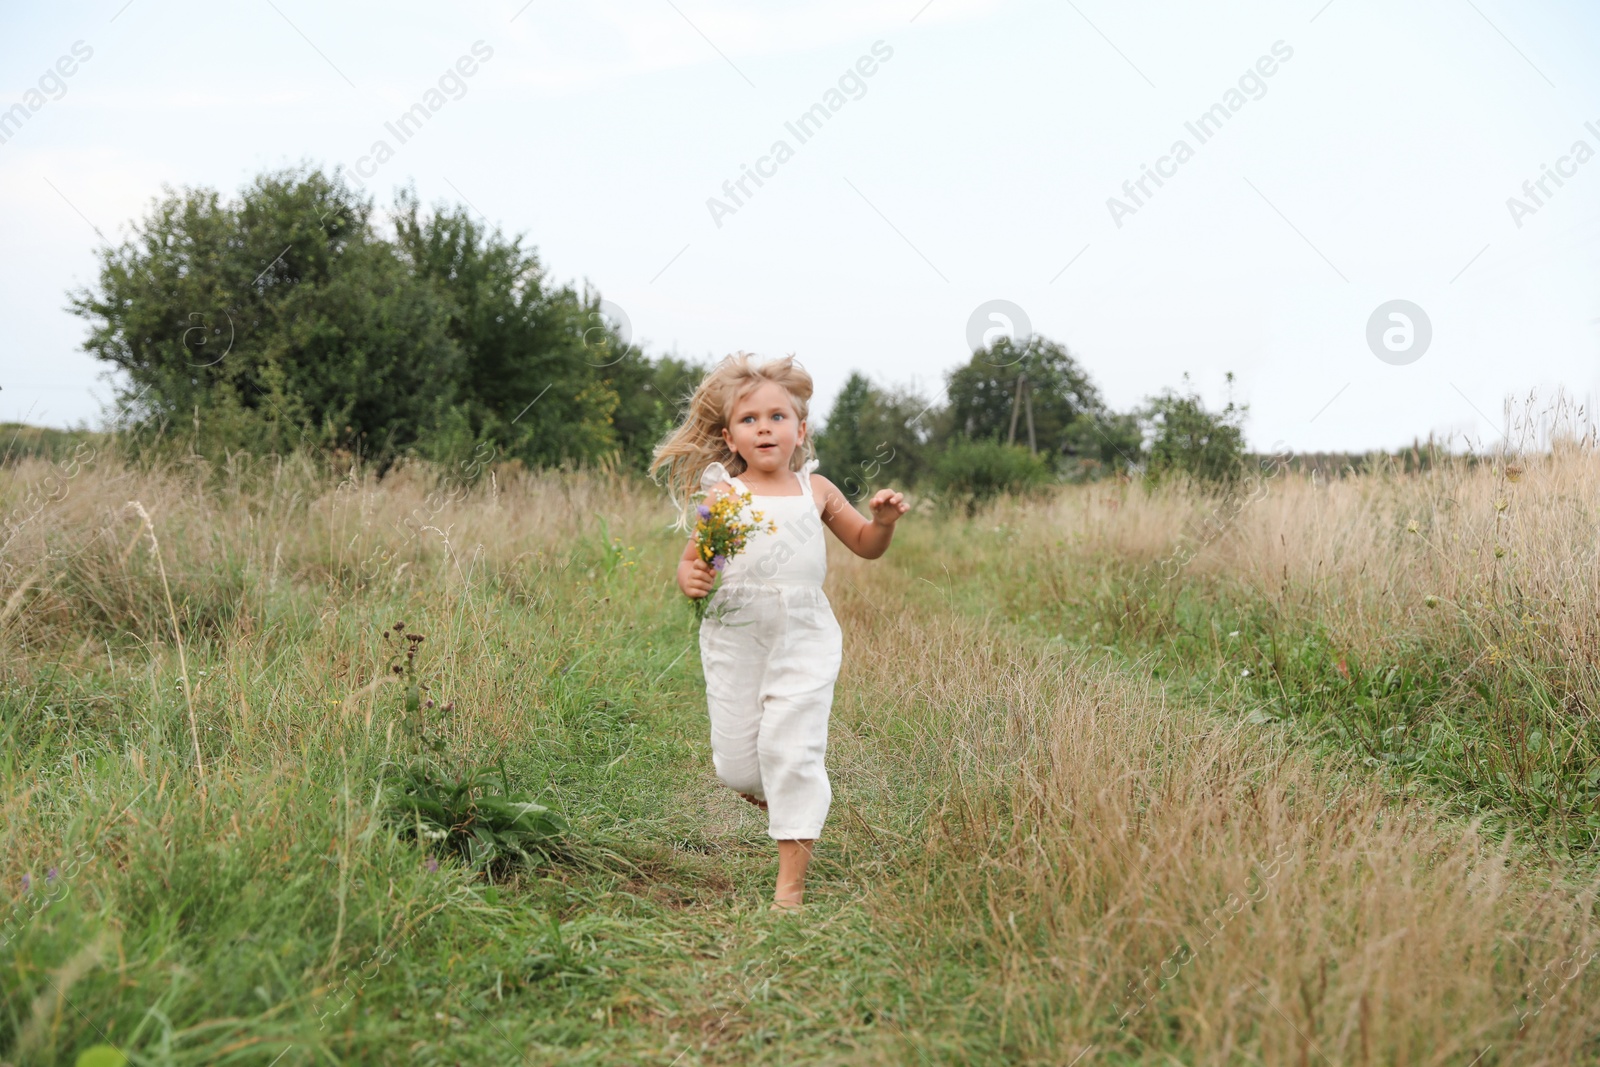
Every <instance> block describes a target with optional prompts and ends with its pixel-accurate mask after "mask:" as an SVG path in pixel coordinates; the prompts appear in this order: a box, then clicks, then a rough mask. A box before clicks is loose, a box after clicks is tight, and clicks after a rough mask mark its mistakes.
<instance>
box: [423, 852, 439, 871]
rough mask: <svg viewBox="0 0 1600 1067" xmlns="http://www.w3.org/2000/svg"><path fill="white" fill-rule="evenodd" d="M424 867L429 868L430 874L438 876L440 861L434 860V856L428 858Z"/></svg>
mask: <svg viewBox="0 0 1600 1067" xmlns="http://www.w3.org/2000/svg"><path fill="white" fill-rule="evenodd" d="M423 866H424V867H426V868H428V873H429V874H438V873H439V861H438V860H436V859H434V858H433V857H432V856H429V857H428V862H427V863H424V864H423Z"/></svg>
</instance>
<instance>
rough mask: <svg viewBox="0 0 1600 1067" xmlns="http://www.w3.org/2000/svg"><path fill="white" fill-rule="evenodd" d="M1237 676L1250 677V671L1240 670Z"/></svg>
mask: <svg viewBox="0 0 1600 1067" xmlns="http://www.w3.org/2000/svg"><path fill="white" fill-rule="evenodd" d="M1239 677H1241V678H1248V677H1250V672H1249V671H1247V670H1244V671H1240V672H1239Z"/></svg>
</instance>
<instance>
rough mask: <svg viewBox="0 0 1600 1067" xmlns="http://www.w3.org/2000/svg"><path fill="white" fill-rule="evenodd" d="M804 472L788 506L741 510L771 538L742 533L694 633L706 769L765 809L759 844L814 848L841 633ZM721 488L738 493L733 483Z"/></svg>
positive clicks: (760, 499) (762, 504) (766, 504)
mask: <svg viewBox="0 0 1600 1067" xmlns="http://www.w3.org/2000/svg"><path fill="white" fill-rule="evenodd" d="M816 465H817V464H816V462H815V461H812V462H809V463H807V464H806V465H805V468H804V469H803V470H802V471H800V472H798V473H796V475H795V476H796V478H797V479H798V480H799V482H800V484H799V486H798V488H799V489H800V490H801V491H800V492H799V493H797V494H796V495H794V496H759V495H755V494H752V497H753V500H754V503H753V504H752V505H750V506H749V507H748V508H747V509H746V512H745V514H744V518H745V520H746V521H749V519H750V516H749V511H751V510H754V511H760V512H762V513H763V515H764V518H765V522H771V523H774V524H775V525H776V527H777V529H776V530H775V531H773V532H772V533H768V532H767V531H766V525H765V522H763V524H762V529H761V530H760V531H758V532H756V533H752V534H751V535H750V537H749V540H748V541H747V542H746V544H745V547H744V550H743V551H742V552H740V553H739V554H738V555H736V556H734V557H733V558H732V559H730V560H729V561H728V562H727V564H726V565H725V566H724V568H723V570H722V575H721V583H720V585H719V586H718V588H717V590H716V592H714V593H713V594H712V596H711V600H710V603H709V604H708V605H707V609H706V617H705V619H704V620H703V621H702V622H701V624H700V661H701V664H702V666H703V667H704V669H705V676H706V704H707V707H708V709H709V711H710V715H711V759H712V763H713V765H714V766H715V767H716V772H717V777H718V778H719V779H721V781H722V782H723V784H725V785H727V786H729V787H730V788H732V789H735V790H737V791H738V792H741V793H749V794H751V795H752V796H755V797H756V798H758V799H765V800H766V802H767V816H768V827H767V833H768V835H769V836H771V837H773V838H776V839H778V840H794V839H801V840H810V839H814V838H817V837H820V836H821V834H822V824H823V822H824V820H826V818H827V816H828V807H829V805H830V803H831V802H832V800H833V790H832V787H831V786H830V785H829V784H828V772H827V770H826V768H825V767H824V766H823V757H824V756H825V754H826V752H827V748H828V713H829V711H830V710H831V709H832V707H833V685H834V681H835V680H836V679H837V678H838V676H839V659H840V653H841V651H842V643H843V641H842V634H841V633H840V630H839V623H838V621H837V620H836V619H835V618H834V617H833V608H832V606H831V605H829V603H828V598H827V597H826V596H825V595H823V592H822V579H823V577H824V576H825V575H826V574H827V571H828V556H827V546H826V543H825V538H824V535H823V525H822V517H821V516H820V515H819V514H818V513H817V504H816V500H815V498H814V497H813V496H812V493H811V472H812V470H814V469H815V468H816ZM729 481H730V482H731V483H732V484H733V486H734V488H735V489H736V490H737V491H738V492H741V493H743V492H747V491H748V490H747V488H746V486H745V484H744V483H743V482H742V481H740V480H739V479H738V478H731V479H729Z"/></svg>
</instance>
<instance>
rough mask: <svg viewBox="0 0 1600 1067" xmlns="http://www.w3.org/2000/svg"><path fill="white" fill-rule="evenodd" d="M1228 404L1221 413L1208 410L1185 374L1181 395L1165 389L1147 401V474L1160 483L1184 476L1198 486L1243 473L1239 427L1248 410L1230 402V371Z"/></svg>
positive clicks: (1142, 413)
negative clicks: (1148, 443) (1149, 439)
mask: <svg viewBox="0 0 1600 1067" xmlns="http://www.w3.org/2000/svg"><path fill="white" fill-rule="evenodd" d="M1227 381H1228V386H1229V390H1228V394H1229V395H1228V403H1227V405H1226V406H1225V407H1224V408H1223V409H1222V410H1221V411H1219V412H1212V411H1207V410H1206V407H1205V402H1204V401H1203V400H1202V399H1201V398H1200V394H1199V393H1197V392H1195V390H1194V388H1193V386H1192V385H1191V384H1190V382H1189V375H1188V374H1185V375H1184V376H1183V383H1184V389H1185V392H1184V393H1181V394H1180V393H1178V392H1176V391H1174V390H1172V389H1170V388H1169V389H1164V390H1162V392H1161V394H1160V395H1158V396H1155V397H1151V398H1149V399H1148V401H1147V403H1146V405H1145V407H1144V409H1143V410H1142V412H1141V417H1142V419H1143V421H1144V422H1145V424H1146V425H1147V426H1148V427H1149V430H1150V434H1151V441H1150V446H1149V454H1150V459H1149V465H1148V466H1147V468H1146V475H1147V476H1148V477H1149V478H1150V479H1152V480H1153V481H1158V482H1159V481H1162V480H1165V479H1168V478H1170V477H1172V476H1173V475H1175V474H1187V475H1188V476H1190V477H1192V478H1194V479H1196V480H1197V481H1201V482H1223V483H1225V482H1231V481H1233V480H1234V479H1236V478H1238V477H1239V476H1240V474H1241V473H1242V471H1243V463H1244V429H1243V423H1244V418H1245V415H1246V414H1247V412H1248V410H1249V408H1248V405H1239V404H1235V403H1234V402H1233V389H1232V386H1233V372H1232V371H1229V372H1228V375H1227Z"/></svg>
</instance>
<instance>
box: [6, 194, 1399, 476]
mask: <svg viewBox="0 0 1600 1067" xmlns="http://www.w3.org/2000/svg"><path fill="white" fill-rule="evenodd" d="M388 221H389V223H390V226H389V227H388V228H385V229H383V230H382V231H381V232H380V229H379V227H378V226H377V224H376V216H375V210H374V206H373V204H372V202H371V201H370V200H368V199H366V198H365V197H364V196H363V195H362V194H360V193H358V192H356V191H354V190H353V189H352V188H351V187H350V186H349V185H348V184H347V183H346V182H345V181H344V180H343V177H342V176H341V175H340V174H339V173H338V172H335V173H333V174H332V175H329V174H327V173H324V172H323V171H322V170H321V169H318V168H315V167H302V168H298V169H291V170H286V171H277V172H269V173H266V174H263V175H261V176H259V177H258V178H257V179H256V180H255V181H254V182H252V183H251V184H250V185H249V186H248V187H247V188H245V189H244V190H243V191H242V192H241V194H240V195H239V197H238V198H237V199H235V200H231V201H226V202H225V201H223V200H222V198H221V196H220V195H219V194H218V193H217V192H215V191H214V190H209V189H203V188H200V189H184V190H181V191H174V190H170V189H168V190H166V191H165V195H164V196H163V197H162V198H160V199H158V200H156V201H155V202H153V204H152V207H151V209H150V211H149V213H148V214H147V215H146V217H145V218H144V219H142V220H140V221H137V222H135V223H134V224H133V236H132V237H131V238H129V239H128V240H126V241H125V242H123V243H122V244H121V245H120V246H117V247H105V248H102V249H100V250H99V259H100V264H99V270H98V278H97V279H96V281H95V283H94V284H93V285H91V286H87V287H84V288H82V289H80V290H78V291H76V292H74V293H72V294H70V301H71V304H70V306H71V308H72V309H73V311H74V313H76V314H78V315H80V316H82V317H83V318H84V319H85V320H87V322H88V323H89V327H90V332H89V336H88V338H87V340H86V341H85V342H84V348H85V349H86V350H87V351H88V352H89V353H91V354H92V355H94V356H95V357H96V358H98V359H101V360H104V361H105V362H107V363H108V364H111V365H112V366H114V367H115V368H117V369H118V370H120V371H122V372H123V378H124V381H123V382H122V383H121V388H120V391H119V392H118V393H117V395H116V397H115V399H114V401H113V412H112V429H113V431H114V432H115V433H116V434H117V435H118V437H119V439H120V440H121V441H122V442H123V443H124V445H125V446H126V447H127V448H128V449H131V450H132V451H134V452H136V453H137V452H145V451H155V452H160V451H164V450H173V449H178V450H181V451H183V452H185V453H198V454H201V455H205V456H208V457H212V458H217V459H220V458H222V457H225V456H226V455H228V454H230V453H235V452H239V451H247V452H250V453H254V454H264V453H272V452H279V453H282V452H286V451H289V450H293V449H296V448H309V449H316V450H321V451H337V452H340V453H348V454H350V455H352V456H360V457H361V458H363V459H364V460H365V461H367V462H369V463H372V464H374V465H376V466H377V467H378V468H379V469H380V470H382V469H386V468H387V467H388V466H390V465H391V464H393V463H394V462H395V461H396V460H398V459H401V458H402V457H408V456H410V457H419V458H424V459H429V460H434V461H437V462H440V463H449V464H454V465H461V464H463V463H464V462H465V461H466V460H467V459H468V457H472V456H478V457H483V456H491V455H492V456H493V457H495V461H496V462H513V463H520V464H521V465H523V466H526V467H558V466H593V465H606V466H611V467H619V466H620V467H625V468H631V469H634V470H639V471H642V470H643V469H644V468H645V466H646V464H647V462H648V460H649V457H650V454H651V450H652V449H653V447H654V446H655V444H656V443H657V441H659V440H660V438H661V437H662V435H663V434H664V433H665V432H666V431H667V430H668V429H669V428H670V427H671V426H672V425H673V424H674V423H675V421H676V420H677V418H678V417H679V414H680V410H681V407H682V404H683V401H684V400H685V398H686V397H687V395H688V393H689V392H690V391H691V390H692V389H693V388H694V385H695V384H696V382H697V381H698V380H699V377H700V375H701V374H703V373H704V371H705V370H706V369H707V368H708V367H709V366H710V365H711V362H712V361H711V360H710V359H704V360H696V359H685V358H682V357H680V356H677V355H660V356H655V357H652V356H649V355H646V354H645V353H644V352H643V351H641V350H640V349H639V347H638V346H636V345H634V344H632V343H631V342H630V340H629V339H628V338H627V337H625V336H622V335H620V334H619V332H618V330H617V328H616V326H615V324H614V323H613V322H612V321H610V320H609V319H608V318H607V317H606V316H603V315H602V314H601V307H600V304H601V301H600V295H599V293H597V292H591V291H589V290H588V289H587V287H586V288H585V290H584V291H583V292H578V291H575V290H574V289H573V288H572V287H571V286H570V285H557V284H555V283H554V282H552V281H551V280H550V279H549V277H548V275H547V271H546V268H545V267H544V265H543V264H542V263H541V262H540V261H539V258H538V256H537V254H536V253H535V251H534V250H533V249H531V248H525V247H524V246H523V237H521V236H518V237H514V238H508V237H506V236H505V235H504V234H502V233H501V231H500V230H499V229H493V230H491V229H489V228H487V227H486V226H484V225H483V224H481V223H480V222H478V221H476V220H475V219H474V218H473V215H472V213H471V212H470V211H469V210H468V209H467V208H465V207H461V206H454V207H452V206H448V205H440V206H437V207H435V208H434V209H433V210H431V211H425V210H423V209H422V208H421V206H420V205H419V203H418V200H417V198H416V196H415V194H414V193H413V192H409V191H407V192H402V193H401V194H400V195H399V196H398V197H397V198H396V201H395V204H394V206H393V207H392V209H391V210H390V211H389V213H388ZM391 234H392V235H391ZM1229 381H1230V383H1231V381H1232V376H1231V375H1229ZM812 414H813V419H812V422H813V425H814V426H815V425H817V424H818V423H819V422H820V423H821V427H820V429H819V431H818V433H817V437H816V442H817V447H818V453H819V456H820V458H821V460H822V471H823V473H825V474H827V475H829V476H830V477H832V478H833V479H834V480H835V481H836V482H837V483H839V484H840V485H841V486H843V487H845V488H846V489H847V491H850V492H851V493H852V494H854V493H857V492H864V491H867V490H869V489H871V488H873V487H874V486H878V485H883V484H888V483H891V482H892V483H894V484H896V485H903V486H911V485H918V484H931V485H934V486H937V487H939V488H942V489H947V490H953V491H955V492H957V493H962V494H967V495H969V496H971V497H974V498H976V497H982V496H985V495H988V494H991V493H993V492H997V491H1000V490H1001V489H1025V488H1027V487H1029V486H1034V485H1042V484H1045V483H1048V482H1054V481H1062V480H1068V481H1083V480H1092V479H1097V478H1104V477H1108V476H1128V475H1131V474H1139V475H1141V476H1143V477H1150V478H1161V477H1164V476H1166V475H1168V474H1170V473H1173V472H1177V471H1182V472H1186V473H1189V474H1192V475H1194V476H1196V477H1199V478H1202V479H1207V480H1216V481H1225V480H1228V479H1231V478H1233V477H1237V476H1238V473H1239V472H1240V470H1241V469H1242V468H1243V467H1244V466H1245V462H1244V461H1245V458H1246V457H1245V452H1244V443H1243V441H1244V439H1243V433H1242V429H1241V427H1242V423H1243V420H1244V416H1245V414H1246V409H1245V407H1244V406H1242V405H1235V404H1234V403H1233V402H1232V401H1231V400H1230V401H1229V403H1228V404H1227V405H1226V406H1225V407H1224V408H1223V409H1221V410H1220V411H1211V410H1208V409H1207V408H1206V407H1205V405H1204V404H1203V403H1202V401H1201V399H1200V397H1199V396H1198V394H1197V393H1196V392H1194V390H1193V389H1192V388H1189V387H1188V385H1187V378H1186V379H1185V388H1184V390H1183V391H1175V390H1172V389H1167V390H1164V391H1163V392H1161V393H1160V394H1159V395H1156V396H1153V397H1150V398H1148V399H1147V400H1146V401H1145V403H1144V404H1142V405H1141V406H1139V407H1138V408H1136V409H1134V410H1132V411H1127V412H1116V411H1112V410H1111V409H1109V408H1108V407H1107V405H1106V404H1105V402H1104V400H1103V399H1102V397H1101V395H1100V392H1099V390H1098V389H1097V387H1096V386H1095V384H1094V383H1093V382H1092V381H1091V380H1090V378H1089V375H1088V373H1087V372H1086V371H1085V370H1084V368H1083V367H1082V366H1081V365H1080V364H1079V363H1078V361H1077V360H1076V359H1075V358H1074V357H1073V356H1071V355H1070V354H1069V353H1068V352H1067V350H1066V349H1065V348H1063V347H1062V346H1060V345H1058V344H1056V343H1054V342H1052V341H1050V340H1048V339H1045V338H1043V337H1037V336H1035V337H1033V338H1031V339H1029V340H1028V341H1027V342H1026V343H1025V344H1014V343H1013V342H1011V341H1009V340H1006V339H1001V340H1000V341H997V342H996V343H995V344H994V345H993V346H992V347H990V348H988V349H985V350H982V351H979V352H977V353H975V354H974V355H973V357H972V359H971V361H970V362H969V363H967V364H966V365H965V366H963V367H959V368H957V369H956V370H954V371H952V372H950V373H949V374H948V375H947V381H946V386H945V389H944V390H943V396H942V399H941V402H940V403H937V404H935V403H932V402H931V401H930V400H929V399H928V398H925V397H923V396H920V395H917V394H916V393H914V392H911V391H909V390H902V389H898V388H895V387H893V386H884V385H878V384H875V383H873V382H871V381H869V380H868V379H867V378H866V377H865V376H863V375H861V374H859V373H857V374H853V375H851V377H850V378H849V380H848V382H847V383H846V384H845V386H844V388H843V390H842V391H841V392H840V394H839V396H838V397H837V398H836V400H835V402H834V404H833V407H832V410H831V411H829V412H827V413H826V416H825V417H824V418H822V419H818V418H817V417H816V416H817V415H819V414H821V413H819V412H813V413H812ZM8 437H9V438H10V441H9V445H10V447H9V448H6V446H0V449H5V451H4V454H5V455H7V456H9V457H15V456H17V455H21V454H25V453H32V454H45V453H48V454H51V455H56V454H58V453H59V452H60V451H61V448H62V441H63V440H65V438H63V437H59V436H55V435H29V434H18V433H15V432H11V433H8ZM1419 455H1420V454H1419ZM1365 458H1366V457H1358V456H1344V457H1335V456H1328V457H1319V458H1318V460H1317V466H1318V469H1319V470H1324V471H1325V472H1331V471H1332V470H1334V469H1339V470H1342V469H1343V468H1345V467H1359V466H1360V464H1361V463H1362V462H1363V461H1364V460H1365ZM1407 462H1408V463H1409V462H1410V461H1409V460H1408V461H1407ZM1417 462H1419V463H1420V462H1423V461H1422V460H1420V459H1419V460H1418V461H1417ZM474 466H482V464H476V465H474Z"/></svg>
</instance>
